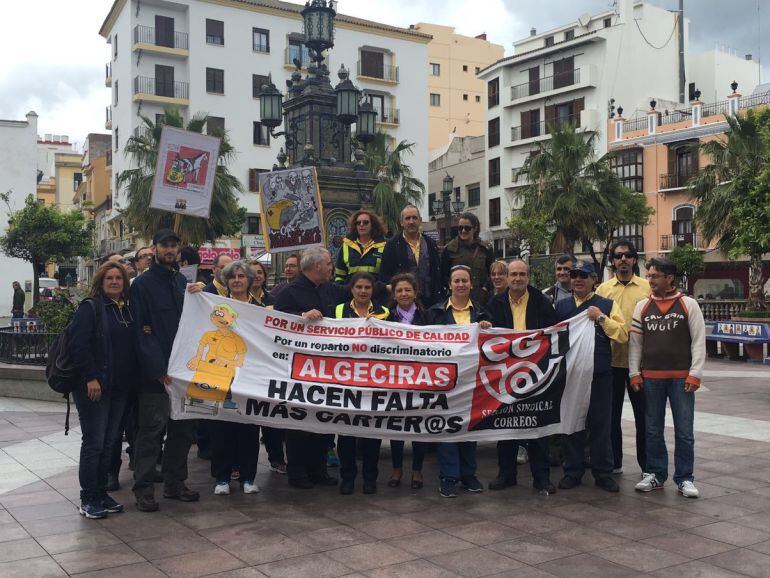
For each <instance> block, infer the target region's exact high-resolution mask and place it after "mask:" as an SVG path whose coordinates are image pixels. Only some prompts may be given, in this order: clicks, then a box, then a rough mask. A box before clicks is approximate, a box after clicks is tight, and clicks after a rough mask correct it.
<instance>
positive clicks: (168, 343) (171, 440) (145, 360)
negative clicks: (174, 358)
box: [131, 229, 200, 512]
mask: <svg viewBox="0 0 770 578" xmlns="http://www.w3.org/2000/svg"><path fill="white" fill-rule="evenodd" d="M152 244H153V246H154V247H155V259H154V260H153V262H152V264H151V265H150V268H149V269H148V270H147V271H146V272H145V273H144V274H143V275H141V276H140V277H137V278H136V281H134V283H133V284H132V285H131V312H132V314H133V318H134V321H135V326H136V327H137V330H138V334H137V339H138V349H137V351H138V352H139V355H140V357H141V360H142V363H141V369H142V374H143V375H142V378H141V379H140V380H139V383H138V387H137V390H138V394H139V404H138V407H139V412H138V413H139V416H138V430H137V433H136V441H135V450H134V451H135V454H134V488H133V491H134V496H135V498H136V507H137V509H138V510H139V511H142V512H154V511H156V510H157V509H158V502H156V501H155V489H154V485H153V478H154V477H155V464H156V463H157V460H158V457H159V456H160V453H161V439H162V436H163V430H164V428H165V429H166V442H165V445H164V449H163V462H162V466H161V471H162V474H163V484H164V490H163V496H164V497H165V498H168V499H174V500H180V501H183V502H195V501H197V500H198V498H199V497H200V496H199V494H198V492H196V491H194V490H190V489H188V488H187V487H186V486H185V479H186V478H187V454H188V452H189V451H190V446H191V445H192V443H193V433H194V430H195V421H194V420H179V421H177V420H172V419H170V418H169V414H170V411H171V407H170V401H169V396H168V393H166V387H165V386H166V385H168V384H169V383H170V381H171V378H170V377H169V376H168V360H169V357H170V356H171V347H172V345H173V343H174V337H176V332H177V329H178V327H179V319H180V317H181V316H182V304H183V302H184V293H185V287H186V286H187V281H186V279H185V278H184V276H183V275H182V274H180V273H179V266H178V264H177V254H178V253H179V245H180V238H179V236H178V235H177V234H176V233H174V231H172V230H171V229H161V230H160V231H158V232H157V233H155V236H154V237H153V238H152ZM194 286H196V287H197V285H195V284H194Z"/></svg>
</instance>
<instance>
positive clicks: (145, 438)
mask: <svg viewBox="0 0 770 578" xmlns="http://www.w3.org/2000/svg"><path fill="white" fill-rule="evenodd" d="M170 411H171V407H170V400H169V397H168V394H166V393H140V394H139V418H138V419H139V423H138V429H137V432H136V448H135V450H134V494H136V495H148V496H152V495H154V493H155V489H154V488H155V486H154V484H153V482H152V479H153V477H154V476H155V465H156V464H157V463H158V456H159V455H160V451H161V442H162V435H163V429H164V428H165V429H166V443H165V445H164V448H163V461H162V462H161V471H162V473H163V484H164V485H165V487H166V489H167V490H169V491H171V492H176V491H179V490H180V489H181V488H183V487H184V481H185V480H186V479H187V454H188V453H190V446H192V443H193V433H194V432H195V420H192V419H187V420H184V419H182V420H178V421H177V420H173V419H170V418H169V413H170Z"/></svg>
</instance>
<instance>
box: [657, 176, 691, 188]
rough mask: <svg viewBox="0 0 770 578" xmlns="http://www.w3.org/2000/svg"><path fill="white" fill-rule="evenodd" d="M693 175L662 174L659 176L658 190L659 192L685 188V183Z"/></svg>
mask: <svg viewBox="0 0 770 578" xmlns="http://www.w3.org/2000/svg"><path fill="white" fill-rule="evenodd" d="M694 175H695V173H684V174H670V173H669V174H662V175H660V183H659V184H660V186H659V187H658V188H659V189H660V190H663V189H681V188H684V187H686V186H687V181H689V180H690V179H691V178H692V177H693V176H694Z"/></svg>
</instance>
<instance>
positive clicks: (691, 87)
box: [687, 82, 695, 102]
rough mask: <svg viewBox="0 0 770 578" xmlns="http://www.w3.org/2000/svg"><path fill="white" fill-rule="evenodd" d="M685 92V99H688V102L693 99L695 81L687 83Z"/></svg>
mask: <svg viewBox="0 0 770 578" xmlns="http://www.w3.org/2000/svg"><path fill="white" fill-rule="evenodd" d="M687 94H688V99H687V100H689V101H690V102H692V101H693V100H695V83H694V82H691V83H690V84H688V85H687Z"/></svg>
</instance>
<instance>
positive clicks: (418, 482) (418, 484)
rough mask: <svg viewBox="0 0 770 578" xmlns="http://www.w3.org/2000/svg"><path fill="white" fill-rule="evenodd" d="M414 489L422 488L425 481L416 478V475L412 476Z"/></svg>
mask: <svg viewBox="0 0 770 578" xmlns="http://www.w3.org/2000/svg"><path fill="white" fill-rule="evenodd" d="M411 486H412V489H413V490H422V486H423V481H422V480H415V479H414V475H413V476H412V483H411Z"/></svg>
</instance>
